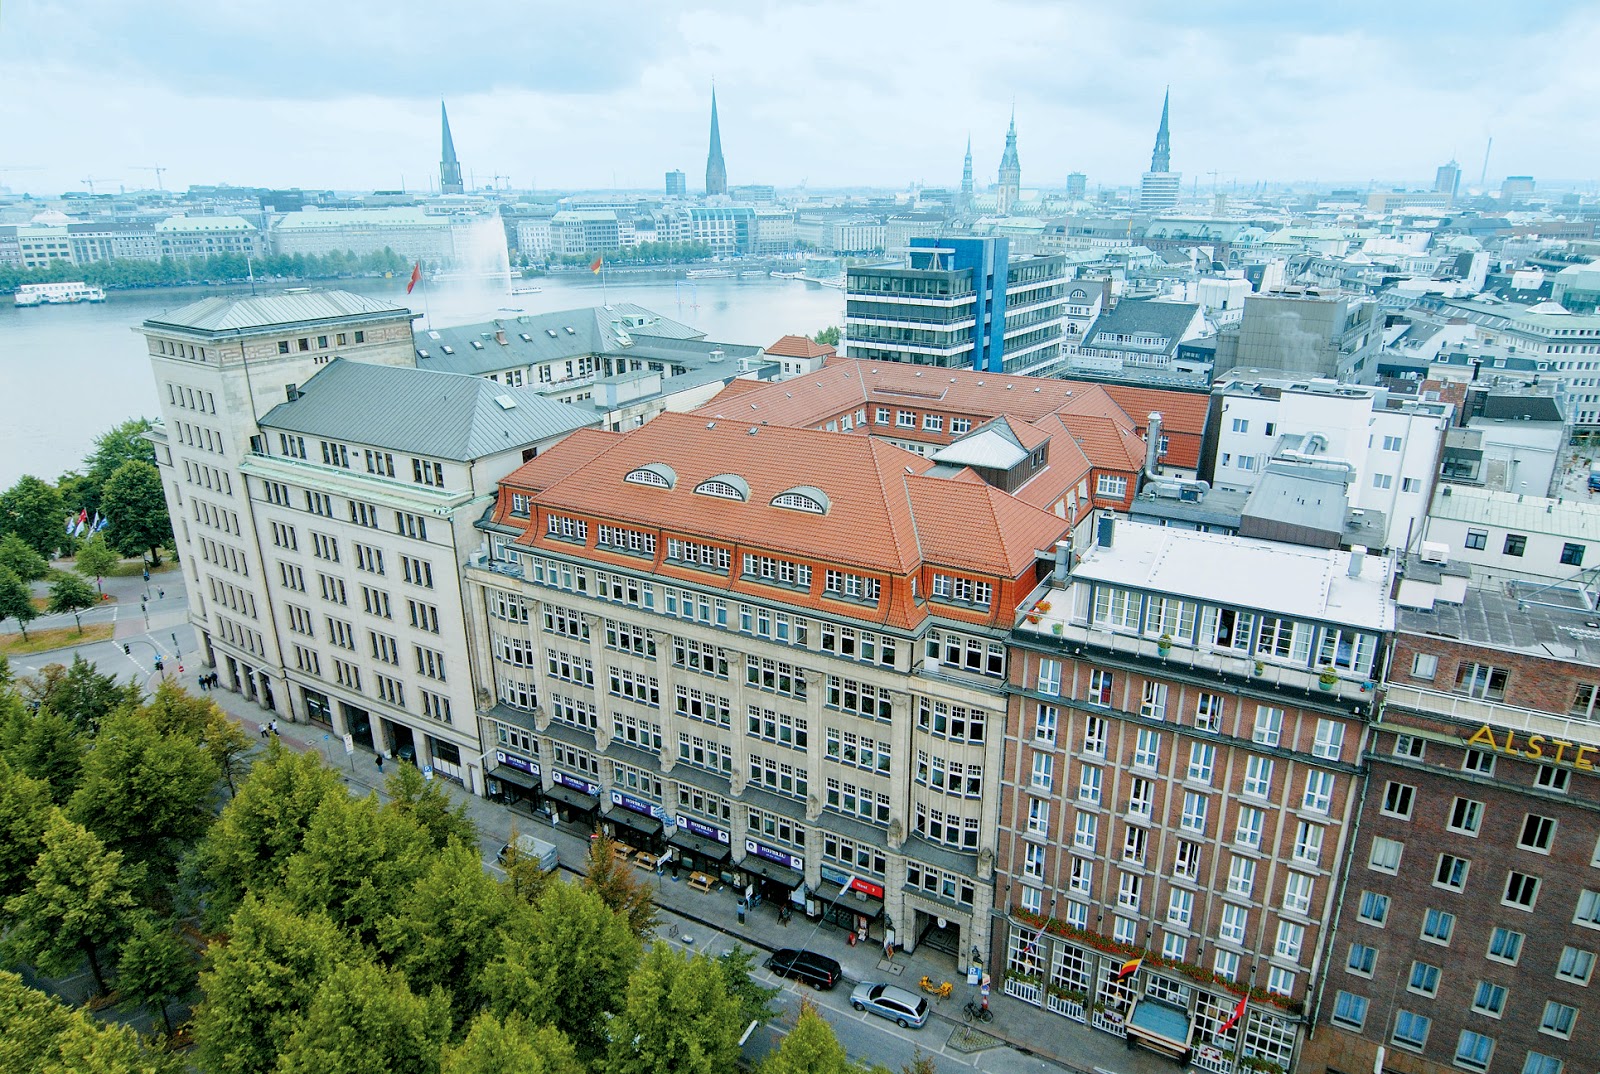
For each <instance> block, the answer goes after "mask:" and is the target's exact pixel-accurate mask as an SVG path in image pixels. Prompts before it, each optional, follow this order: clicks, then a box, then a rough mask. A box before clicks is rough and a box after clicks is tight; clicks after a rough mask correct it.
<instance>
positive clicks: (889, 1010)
mask: <svg viewBox="0 0 1600 1074" xmlns="http://www.w3.org/2000/svg"><path fill="white" fill-rule="evenodd" d="M850 1006H852V1007H854V1008H855V1009H856V1010H858V1011H871V1012H872V1013H873V1014H876V1015H878V1016H879V1017H882V1018H888V1019H890V1020H892V1021H893V1022H894V1023H895V1024H896V1025H898V1026H899V1027H900V1028H902V1029H906V1028H911V1029H921V1028H922V1025H923V1023H924V1022H926V1021H927V1020H928V1001H927V1000H925V999H923V998H922V997H921V996H919V995H916V994H914V993H911V992H907V991H906V990H905V989H903V988H896V987H895V986H894V985H890V984H873V983H871V982H870V981H862V982H861V983H860V984H858V985H856V987H855V991H853V992H851V993H850Z"/></svg>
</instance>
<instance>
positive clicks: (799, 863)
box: [744, 839, 806, 873]
mask: <svg viewBox="0 0 1600 1074" xmlns="http://www.w3.org/2000/svg"><path fill="white" fill-rule="evenodd" d="M744 849H745V853H747V854H754V855H755V856H756V857H758V858H761V859H763V860H766V861H770V862H773V863H775V864H777V865H782V866H783V867H785V868H787V869H793V870H794V871H795V872H797V873H803V872H805V871H806V860H805V859H804V858H801V857H797V856H796V855H794V854H790V853H789V852H788V851H787V850H774V849H772V848H771V847H769V846H766V845H765V844H762V843H758V842H756V841H755V840H754V839H746V840H745V841H744Z"/></svg>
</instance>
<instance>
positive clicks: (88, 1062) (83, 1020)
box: [0, 973, 184, 1074]
mask: <svg viewBox="0 0 1600 1074" xmlns="http://www.w3.org/2000/svg"><path fill="white" fill-rule="evenodd" d="M183 1069H184V1063H183V1057H182V1056H178V1055H171V1054H168V1053H165V1052H158V1051H154V1050H152V1049H149V1048H146V1047H145V1046H144V1045H143V1044H141V1043H140V1041H139V1035H138V1034H137V1033H135V1032H134V1031H133V1030H131V1029H129V1028H128V1027H127V1026H122V1025H117V1024H115V1023H101V1022H98V1021H96V1020H95V1019H94V1018H93V1017H92V1016H91V1015H89V1014H88V1013H87V1012H86V1011H81V1010H74V1009H72V1008H70V1007H66V1006H63V1005H62V1004H61V1003H59V1002H57V1001H56V1000H55V999H53V998H52V997H50V996H47V995H45V994H44V993H43V992H40V991H38V990H37V989H33V988H29V987H28V986H27V985H25V984H23V983H22V978H21V977H18V976H17V975H16V974H14V973H0V1070H3V1071H5V1072H6V1074H181V1071H183Z"/></svg>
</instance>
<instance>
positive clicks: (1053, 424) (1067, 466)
mask: <svg viewBox="0 0 1600 1074" xmlns="http://www.w3.org/2000/svg"><path fill="white" fill-rule="evenodd" d="M1033 428H1035V429H1037V430H1039V432H1040V433H1042V434H1044V435H1046V436H1049V437H1050V461H1049V463H1048V464H1047V465H1046V466H1045V468H1044V469H1043V470H1040V471H1039V472H1038V473H1036V474H1034V475H1033V476H1032V477H1030V478H1029V479H1028V483H1027V484H1025V485H1023V486H1022V487H1021V488H1019V489H1017V490H1016V492H1015V493H1014V494H1013V495H1015V496H1016V497H1017V499H1019V500H1021V501H1022V502H1023V503H1028V504H1032V505H1033V506H1034V507H1039V508H1042V509H1044V510H1046V511H1048V510H1050V509H1051V508H1053V507H1054V506H1055V505H1056V504H1057V503H1059V502H1060V501H1061V500H1062V499H1064V498H1065V497H1066V495H1067V493H1068V492H1069V491H1071V489H1072V488H1073V487H1074V486H1076V485H1077V484H1078V482H1079V481H1082V480H1083V479H1085V478H1087V477H1088V476H1089V474H1090V473H1091V472H1092V471H1093V470H1094V464H1093V463H1091V462H1090V461H1089V456H1088V455H1086V454H1084V451H1083V446H1082V445H1081V444H1079V443H1078V441H1077V439H1076V438H1075V437H1074V436H1073V435H1072V431H1071V430H1070V429H1068V428H1067V427H1066V425H1064V424H1063V423H1062V421H1061V417H1060V415H1058V414H1051V415H1048V416H1047V417H1043V418H1040V419H1039V420H1038V421H1037V422H1035V423H1034V425H1033Z"/></svg>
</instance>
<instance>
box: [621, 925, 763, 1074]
mask: <svg viewBox="0 0 1600 1074" xmlns="http://www.w3.org/2000/svg"><path fill="white" fill-rule="evenodd" d="M740 1014H741V1009H740V1005H739V1001H738V1000H736V999H734V998H733V997H732V996H729V995H728V990H727V988H726V987H725V984H724V977H723V973H722V968H721V967H720V966H718V965H717V963H715V962H713V961H712V960H711V959H710V958H708V957H707V956H705V955H704V954H696V955H695V956H694V957H693V958H691V957H689V956H688V955H687V954H685V953H683V952H681V951H678V950H675V949H674V948H672V947H669V946H667V945H666V944H664V943H660V942H658V943H656V944H654V945H653V946H652V947H651V948H650V950H649V951H647V952H645V956H644V960H643V961H642V962H640V964H639V966H638V967H637V968H636V969H635V970H634V971H633V975H632V976H631V977H630V978H629V979H628V998H627V1003H626V1004H625V1005H624V1006H623V1008H622V1010H621V1011H620V1012H619V1013H618V1014H617V1016H616V1017H615V1018H613V1019H612V1021H611V1031H610V1036H611V1047H610V1050H609V1061H608V1062H607V1065H606V1070H607V1072H608V1074H679V1072H682V1074H722V1072H723V1071H727V1070H732V1069H733V1067H734V1064H735V1063H736V1062H737V1060H738V1057H739V1036H740V1034H741V1033H742V1032H743V1030H744V1024H743V1023H741V1022H740V1021H739V1015H740Z"/></svg>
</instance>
